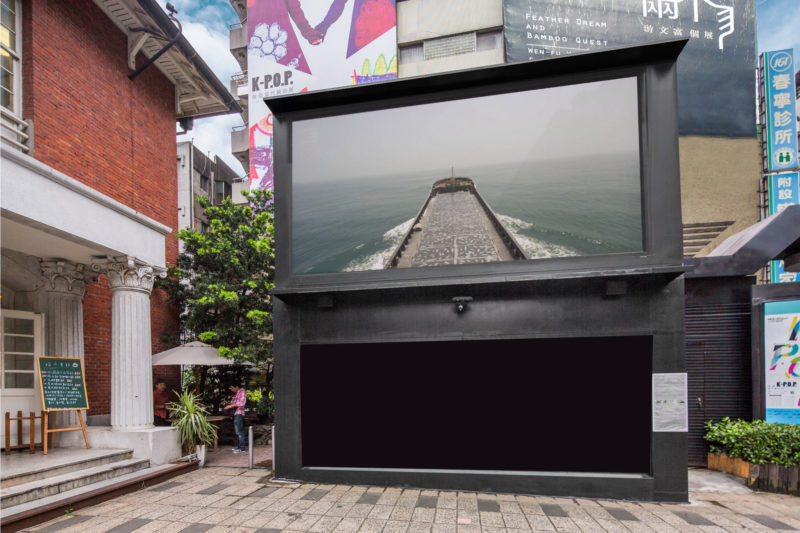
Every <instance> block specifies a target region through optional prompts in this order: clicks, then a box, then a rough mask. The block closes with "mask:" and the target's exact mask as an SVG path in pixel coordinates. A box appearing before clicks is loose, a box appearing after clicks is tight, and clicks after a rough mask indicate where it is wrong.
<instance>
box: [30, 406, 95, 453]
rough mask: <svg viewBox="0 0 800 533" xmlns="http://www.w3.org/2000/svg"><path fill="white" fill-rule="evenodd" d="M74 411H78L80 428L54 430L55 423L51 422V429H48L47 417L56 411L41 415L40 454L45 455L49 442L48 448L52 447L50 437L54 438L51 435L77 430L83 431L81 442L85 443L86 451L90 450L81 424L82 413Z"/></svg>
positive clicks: (87, 437) (48, 418) (48, 420)
mask: <svg viewBox="0 0 800 533" xmlns="http://www.w3.org/2000/svg"><path fill="white" fill-rule="evenodd" d="M76 411H78V420H80V422H81V425H80V426H75V427H71V428H58V429H56V427H55V426H56V424H55V421H53V429H50V428H49V427H48V425H49V424H50V416H49V415H50V413H51V412H56V411H45V412H44V413H43V414H42V435H43V437H42V452H43V453H44V455H47V444H48V442H49V441H50V447H51V448H52V447H53V444H52V437H55V435H53V433H60V432H62V431H78V430H81V431H83V440H84V441H86V449H87V450H88V449H89V448H91V446H89V435H87V434H86V424H84V423H83V413H81V410H80V409H76ZM51 435H52V437H51Z"/></svg>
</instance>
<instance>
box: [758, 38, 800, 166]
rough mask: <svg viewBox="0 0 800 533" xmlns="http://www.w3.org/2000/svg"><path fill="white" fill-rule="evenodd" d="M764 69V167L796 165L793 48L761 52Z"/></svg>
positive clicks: (762, 87)
mask: <svg viewBox="0 0 800 533" xmlns="http://www.w3.org/2000/svg"><path fill="white" fill-rule="evenodd" d="M761 72H762V81H761V90H762V94H763V97H764V104H763V105H764V115H763V117H764V122H763V124H762V131H761V139H762V143H763V146H764V149H765V154H764V155H765V159H766V161H765V165H764V170H765V171H774V170H785V169H789V168H795V167H797V166H798V165H797V118H796V114H797V112H796V111H795V101H794V100H795V84H794V60H793V57H792V50H791V49H787V50H776V51H774V52H765V53H764V54H762V55H761Z"/></svg>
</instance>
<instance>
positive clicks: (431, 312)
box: [267, 40, 688, 502]
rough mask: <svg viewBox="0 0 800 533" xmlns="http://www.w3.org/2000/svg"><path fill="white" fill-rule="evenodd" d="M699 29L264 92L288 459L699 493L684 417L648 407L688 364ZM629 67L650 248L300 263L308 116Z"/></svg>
mask: <svg viewBox="0 0 800 533" xmlns="http://www.w3.org/2000/svg"><path fill="white" fill-rule="evenodd" d="M684 44H685V41H683V40H682V41H671V42H666V43H659V44H652V45H645V46H637V47H629V48H622V49H617V50H611V51H604V52H599V53H593V54H583V55H575V56H566V57H562V58H556V59H550V60H545V61H538V62H535V63H517V64H512V65H504V66H500V67H491V68H486V69H480V70H473V71H463V72H455V73H451V74H443V75H437V76H430V77H421V78H412V79H406V80H400V81H395V82H388V83H379V84H374V85H364V86H356V87H352V88H347V89H340V90H333V91H320V92H316V93H305V94H300V95H294V96H290V97H282V98H276V99H271V100H268V101H267V103H268V105H269V107H270V109H271V111H272V112H273V114H274V138H275V143H274V145H275V162H274V164H275V202H276V204H275V208H276V228H277V231H278V233H277V235H276V243H277V254H276V256H277V269H276V289H275V291H274V295H275V297H276V299H275V302H274V326H275V332H276V334H275V369H276V374H275V395H276V443H275V450H276V464H275V472H276V475H277V476H278V477H281V478H286V479H299V480H308V481H316V482H323V483H363V484H378V485H383V484H392V485H405V486H415V487H432V488H441V489H466V490H487V491H500V492H508V491H513V492H523V493H538V494H551V495H572V496H581V497H611V498H628V499H637V500H654V501H673V502H683V501H686V500H687V496H688V492H687V472H686V446H687V435H686V433H685V432H662V431H653V426H652V424H653V421H652V415H651V413H652V409H653V397H652V393H651V383H652V381H653V376H654V375H655V374H661V373H683V372H685V364H684V329H683V313H684V309H683V304H684V281H683V278H682V274H683V272H684V271H685V270H686V267H685V266H684V265H683V262H682V247H681V242H682V236H681V220H680V191H679V176H678V158H677V112H676V89H675V87H676V77H675V61H676V59H677V56H678V54H679V53H680V51H681V49H682V47H683V46H684ZM631 76H635V77H636V78H637V79H638V87H639V117H640V132H639V133H640V136H639V138H640V161H641V162H642V163H641V177H642V184H641V193H642V194H641V197H642V228H643V236H644V238H643V243H642V251H641V252H635V253H621V254H606V255H595V256H582V257H568V258H559V259H544V260H519V261H513V262H505V263H485V264H469V265H455V266H442V267H433V268H405V269H390V270H382V271H365V272H355V273H348V272H342V273H335V274H316V275H297V274H295V273H294V272H293V270H292V265H291V257H292V251H291V246H292V227H291V223H292V135H291V131H292V124H293V122H294V121H297V120H303V119H307V118H315V117H322V116H331V115H339V114H349V113H356V112H359V111H363V110H381V109H387V108H397V107H403V106H407V105H415V104H421V103H435V102H445V101H448V100H454V99H462V98H469V97H474V96H483V95H489V94H499V93H503V92H515V91H522V90H528V89H534V88H540V87H558V86H561V85H568V84H575V83H582V82H586V81H597V80H604V79H613V78H619V77H631ZM489 137H491V135H489ZM367 149H368V148H367ZM454 302H455V303H456V304H457V305H456V308H455V309H454V305H453V304H454ZM459 304H460V305H459Z"/></svg>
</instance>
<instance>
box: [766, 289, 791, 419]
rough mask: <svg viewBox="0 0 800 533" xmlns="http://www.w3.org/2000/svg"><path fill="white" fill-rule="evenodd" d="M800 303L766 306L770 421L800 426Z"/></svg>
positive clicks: (767, 383)
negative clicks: (799, 350)
mask: <svg viewBox="0 0 800 533" xmlns="http://www.w3.org/2000/svg"><path fill="white" fill-rule="evenodd" d="M798 330H800V300H788V301H782V302H766V303H765V304H764V365H765V374H764V376H765V378H764V379H765V383H764V390H765V402H766V403H765V407H766V421H767V422H773V423H777V424H800V354H798V348H800V335H799V334H798V333H799V332H798Z"/></svg>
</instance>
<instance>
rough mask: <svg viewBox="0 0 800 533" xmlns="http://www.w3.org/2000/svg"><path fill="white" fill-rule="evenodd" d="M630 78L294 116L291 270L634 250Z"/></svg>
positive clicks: (635, 162)
mask: <svg viewBox="0 0 800 533" xmlns="http://www.w3.org/2000/svg"><path fill="white" fill-rule="evenodd" d="M638 90H639V88H638V83H637V78H636V77H623V78H615V79H606V80H601V81H595V82H588V83H579V84H574V85H565V86H560V87H550V88H544V89H534V90H522V91H517V92H510V93H504V94H494V95H488V96H481V97H472V98H461V99H455V100H452V101H447V102H437V103H425V104H417V105H408V106H402V107H396V108H391V109H384V110H379V111H363V112H358V113H350V114H343V115H332V116H321V117H317V118H309V119H299V120H295V121H294V122H293V123H292V127H291V134H292V169H291V173H292V179H293V183H292V217H293V219H292V268H293V273H294V274H297V275H308V274H324V273H338V272H359V271H367V270H385V269H402V268H414V267H440V266H455V265H466V264H475V263H494V262H511V261H518V260H527V259H546V258H555V257H574V256H588V255H599V254H618V253H633V252H641V251H642V250H643V246H644V245H643V233H642V185H641V183H642V176H641V170H640V168H641V163H640V161H641V158H640V151H639V147H640V131H639V98H638ZM367 125H368V126H367ZM486 132H491V139H492V142H491V147H490V148H488V147H487V145H486V138H487V137H486V136H487V133H486ZM398 150H399V154H400V156H399V157H398ZM404 155H406V156H405V157H404Z"/></svg>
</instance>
